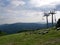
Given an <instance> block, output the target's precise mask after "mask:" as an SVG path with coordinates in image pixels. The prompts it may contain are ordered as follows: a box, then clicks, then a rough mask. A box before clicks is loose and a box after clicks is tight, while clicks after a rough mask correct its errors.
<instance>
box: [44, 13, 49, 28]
mask: <svg viewBox="0 0 60 45" xmlns="http://www.w3.org/2000/svg"><path fill="white" fill-rule="evenodd" d="M44 16H45V17H46V21H47V28H48V16H49V13H44Z"/></svg>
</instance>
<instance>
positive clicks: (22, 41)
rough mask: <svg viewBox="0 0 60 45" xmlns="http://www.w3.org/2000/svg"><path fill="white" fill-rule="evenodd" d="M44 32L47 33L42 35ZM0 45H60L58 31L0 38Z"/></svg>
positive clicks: (32, 32)
mask: <svg viewBox="0 0 60 45" xmlns="http://www.w3.org/2000/svg"><path fill="white" fill-rule="evenodd" d="M45 31H48V33H46V34H42V33H43V32H45ZM40 32H42V33H40ZM0 45H60V31H57V30H55V29H50V30H46V29H42V30H38V31H30V32H21V33H18V34H11V35H6V36H1V37H0Z"/></svg>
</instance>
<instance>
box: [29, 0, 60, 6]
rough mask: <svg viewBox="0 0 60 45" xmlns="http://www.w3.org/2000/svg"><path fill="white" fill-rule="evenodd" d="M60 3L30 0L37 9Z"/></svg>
mask: <svg viewBox="0 0 60 45" xmlns="http://www.w3.org/2000/svg"><path fill="white" fill-rule="evenodd" d="M57 2H60V0H53V1H52V0H30V3H31V4H32V5H33V6H35V7H40V6H45V5H55V3H57Z"/></svg>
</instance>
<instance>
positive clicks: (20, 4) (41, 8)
mask: <svg viewBox="0 0 60 45" xmlns="http://www.w3.org/2000/svg"><path fill="white" fill-rule="evenodd" d="M53 9H55V10H56V14H55V16H56V18H57V20H58V18H60V0H0V24H10V23H17V22H25V23H36V22H46V19H45V17H43V12H48V11H50V10H53ZM54 19H55V18H54ZM49 22H51V15H50V16H49Z"/></svg>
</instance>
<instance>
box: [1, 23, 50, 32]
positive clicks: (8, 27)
mask: <svg viewBox="0 0 60 45" xmlns="http://www.w3.org/2000/svg"><path fill="white" fill-rule="evenodd" d="M48 26H49V27H51V23H49V24H48ZM42 28H46V24H42V23H14V24H3V25H0V30H1V31H3V32H6V33H17V32H18V31H24V30H37V29H42Z"/></svg>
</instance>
